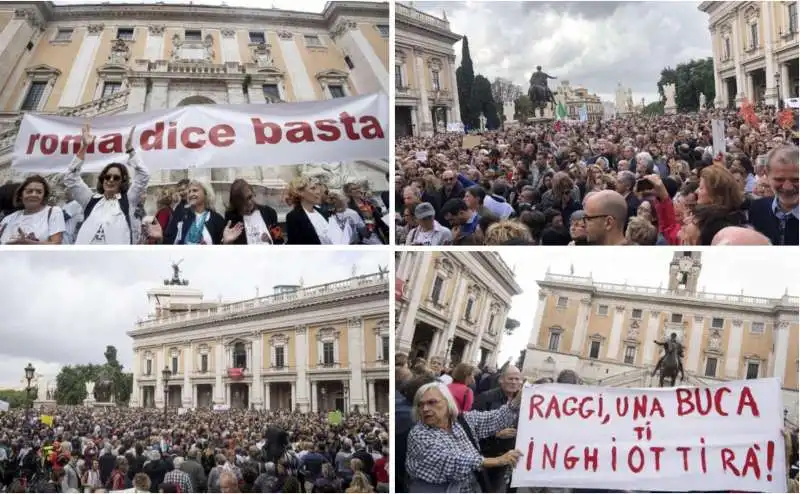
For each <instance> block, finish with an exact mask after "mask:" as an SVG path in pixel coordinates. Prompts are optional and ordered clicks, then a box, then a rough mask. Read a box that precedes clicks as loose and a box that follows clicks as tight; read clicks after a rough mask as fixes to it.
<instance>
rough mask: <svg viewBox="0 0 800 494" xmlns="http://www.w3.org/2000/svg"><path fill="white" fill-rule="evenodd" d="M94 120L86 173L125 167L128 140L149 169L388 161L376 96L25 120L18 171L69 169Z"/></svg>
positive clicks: (382, 109)
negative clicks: (117, 164)
mask: <svg viewBox="0 0 800 494" xmlns="http://www.w3.org/2000/svg"><path fill="white" fill-rule="evenodd" d="M87 121H88V122H89V123H90V124H91V127H92V134H93V135H94V136H96V139H95V142H94V143H93V144H92V146H90V148H89V149H88V151H87V153H86V165H85V166H84V168H83V170H84V171H98V170H101V169H102V168H103V167H104V166H105V165H107V164H108V163H111V162H115V161H117V162H119V161H122V162H124V160H125V152H126V150H125V149H124V147H125V141H126V139H127V138H128V134H129V133H130V128H131V127H133V126H136V131H135V133H134V147H135V148H136V149H137V151H138V152H139V153H140V154H141V157H142V160H143V161H144V163H145V166H147V168H148V169H150V170H159V169H162V170H169V169H189V168H230V167H250V166H271V165H293V164H301V163H325V162H336V161H356V160H369V159H375V160H379V159H387V158H388V156H389V138H388V134H387V133H388V131H389V129H388V126H387V125H388V121H389V100H388V98H387V97H386V95H385V94H381V93H376V94H370V95H365V96H355V97H350V98H337V99H331V100H325V101H310V102H301V103H282V104H272V105H193V106H185V107H179V108H172V109H167V110H159V111H154V112H147V113H131V114H121V115H113V116H105V117H97V118H92V119H88V120H87V119H84V118H80V117H60V116H53V115H41V114H31V113H29V114H26V115H25V117H24V118H23V120H22V123H21V125H20V129H19V133H18V135H17V140H16V142H15V144H14V155H13V160H12V166H13V167H14V168H16V169H18V170H20V171H22V172H35V173H59V172H64V171H66V169H67V167H68V166H69V163H70V161H71V160H72V158H73V156H74V155H75V153H76V152H77V150H78V148H79V147H80V141H81V127H82V126H83V125H84V124H85V123H86V122H87Z"/></svg>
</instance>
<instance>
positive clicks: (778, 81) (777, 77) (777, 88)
mask: <svg viewBox="0 0 800 494" xmlns="http://www.w3.org/2000/svg"><path fill="white" fill-rule="evenodd" d="M775 91H777V93H778V94H777V96H778V110H783V98H781V74H780V73H779V72H775Z"/></svg>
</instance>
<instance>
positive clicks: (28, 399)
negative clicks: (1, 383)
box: [0, 388, 38, 408]
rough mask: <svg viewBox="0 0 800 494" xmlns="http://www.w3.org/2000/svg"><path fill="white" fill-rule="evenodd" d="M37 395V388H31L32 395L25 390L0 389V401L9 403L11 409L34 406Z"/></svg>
mask: <svg viewBox="0 0 800 494" xmlns="http://www.w3.org/2000/svg"><path fill="white" fill-rule="evenodd" d="M37 393H38V390H37V388H31V392H30V394H28V393H27V392H26V391H25V390H24V389H23V390H18V389H0V400H2V401H5V402H6V403H8V406H9V407H11V408H26V407H28V406H30V405H32V404H33V400H34V398H35V397H36V394H37Z"/></svg>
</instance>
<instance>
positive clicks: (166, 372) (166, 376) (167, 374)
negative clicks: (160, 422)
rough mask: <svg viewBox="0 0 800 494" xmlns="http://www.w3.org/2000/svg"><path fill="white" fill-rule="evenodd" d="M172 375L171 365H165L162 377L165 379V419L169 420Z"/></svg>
mask: <svg viewBox="0 0 800 494" xmlns="http://www.w3.org/2000/svg"><path fill="white" fill-rule="evenodd" d="M171 376H172V371H170V370H169V367H167V366H164V370H162V371H161V379H162V380H163V381H164V421H166V420H167V408H169V378H170V377H171Z"/></svg>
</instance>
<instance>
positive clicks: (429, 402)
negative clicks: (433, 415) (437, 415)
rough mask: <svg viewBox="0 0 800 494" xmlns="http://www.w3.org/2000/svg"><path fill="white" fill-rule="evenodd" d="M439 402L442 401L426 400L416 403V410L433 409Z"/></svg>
mask: <svg viewBox="0 0 800 494" xmlns="http://www.w3.org/2000/svg"><path fill="white" fill-rule="evenodd" d="M440 401H442V400H426V401H420V402H419V403H417V407H418V408H425V407H426V406H427V407H430V408H433V407H435V406H436V405H438V404H439V402H440Z"/></svg>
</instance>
